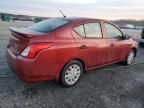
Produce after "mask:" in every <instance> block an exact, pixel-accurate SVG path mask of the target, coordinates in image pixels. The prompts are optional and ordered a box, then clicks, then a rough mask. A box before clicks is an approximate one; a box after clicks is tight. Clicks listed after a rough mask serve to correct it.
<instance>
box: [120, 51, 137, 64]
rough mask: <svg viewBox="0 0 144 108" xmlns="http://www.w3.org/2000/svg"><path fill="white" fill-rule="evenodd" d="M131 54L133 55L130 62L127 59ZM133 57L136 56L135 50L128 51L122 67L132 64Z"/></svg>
mask: <svg viewBox="0 0 144 108" xmlns="http://www.w3.org/2000/svg"><path fill="white" fill-rule="evenodd" d="M131 53H133V54H134V55H133V59H132V61H131V62H130V61H129V60H128V59H129V56H130V54H131ZM135 56H136V52H135V50H133V49H131V50H130V51H129V53H128V55H127V57H126V58H125V60H124V61H123V62H122V63H123V64H124V65H126V66H127V65H130V64H132V63H133V61H134V58H135Z"/></svg>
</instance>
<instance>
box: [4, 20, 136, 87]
mask: <svg viewBox="0 0 144 108" xmlns="http://www.w3.org/2000/svg"><path fill="white" fill-rule="evenodd" d="M10 31H11V36H10V40H9V44H8V46H7V51H6V57H7V60H8V63H9V64H10V66H11V67H12V68H13V69H14V71H15V72H16V74H17V76H18V77H19V78H20V79H21V80H23V81H26V82H36V81H44V80H58V81H60V82H61V83H62V84H63V85H64V86H67V87H70V86H73V85H75V84H76V83H77V82H78V80H79V79H80V77H81V75H82V74H83V73H84V72H86V71H88V70H90V69H94V68H97V67H100V66H104V65H108V64H112V63H116V62H121V61H122V62H123V63H125V64H126V65H129V64H131V63H132V62H133V60H134V58H135V56H136V53H137V42H136V41H134V40H133V39H132V38H131V37H130V36H128V35H124V34H123V32H122V31H121V30H120V28H119V27H117V26H116V25H114V24H113V23H110V22H107V21H104V20H100V19H88V18H52V19H48V20H44V21H42V22H39V23H36V24H33V25H32V26H29V27H27V28H10Z"/></svg>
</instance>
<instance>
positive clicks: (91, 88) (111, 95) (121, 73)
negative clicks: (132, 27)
mask: <svg viewBox="0 0 144 108" xmlns="http://www.w3.org/2000/svg"><path fill="white" fill-rule="evenodd" d="M30 24H32V22H10V23H7V22H0V77H1V78H0V108H25V107H26V108H45V107H47V108H144V92H143V91H144V67H143V66H144V64H136V63H140V62H144V49H143V48H139V49H138V55H137V57H136V60H135V62H134V64H133V65H131V66H127V67H126V66H122V65H121V64H114V65H110V66H106V67H103V68H100V69H96V70H93V71H91V72H88V73H86V74H83V76H82V78H81V80H80V81H79V83H78V84H77V85H75V86H74V87H71V88H64V87H62V86H61V85H59V84H58V83H57V82H54V81H47V82H41V83H35V84H26V83H23V82H22V81H20V80H19V79H18V78H17V77H16V75H15V74H14V73H13V71H12V70H11V69H10V68H9V67H8V65H7V62H6V59H5V49H6V44H7V41H8V38H9V31H8V27H9V26H13V25H18V26H27V25H30ZM137 35H139V34H137Z"/></svg>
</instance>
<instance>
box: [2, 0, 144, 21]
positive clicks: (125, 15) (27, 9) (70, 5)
mask: <svg viewBox="0 0 144 108" xmlns="http://www.w3.org/2000/svg"><path fill="white" fill-rule="evenodd" d="M58 9H61V10H62V11H63V13H65V15H66V16H74V17H78V16H80V17H93V18H101V19H144V0H1V1H0V12H8V13H16V14H26V15H34V16H35V15H36V16H46V17H59V16H61V14H60V13H59V11H58Z"/></svg>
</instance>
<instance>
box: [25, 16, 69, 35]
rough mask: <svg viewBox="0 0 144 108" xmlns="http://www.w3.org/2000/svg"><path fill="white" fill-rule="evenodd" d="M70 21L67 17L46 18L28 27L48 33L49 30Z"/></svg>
mask: <svg viewBox="0 0 144 108" xmlns="http://www.w3.org/2000/svg"><path fill="white" fill-rule="evenodd" d="M68 22H69V21H68V20H66V19H60V18H53V19H48V20H44V21H41V22H38V23H36V24H33V25H32V26H29V27H28V29H31V30H34V31H38V32H43V33H47V32H50V31H52V30H54V29H56V28H58V27H60V26H62V25H65V24H67V23H68Z"/></svg>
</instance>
